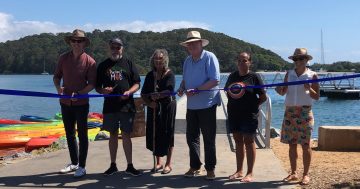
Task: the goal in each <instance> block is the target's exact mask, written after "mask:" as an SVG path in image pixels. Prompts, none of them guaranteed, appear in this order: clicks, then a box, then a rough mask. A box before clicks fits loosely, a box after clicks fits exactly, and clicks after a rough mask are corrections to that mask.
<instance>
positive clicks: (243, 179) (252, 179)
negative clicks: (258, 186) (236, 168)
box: [240, 176, 254, 182]
mask: <svg viewBox="0 0 360 189" xmlns="http://www.w3.org/2000/svg"><path fill="white" fill-rule="evenodd" d="M252 181H254V178H253V177H251V176H250V177H249V176H245V177H244V178H242V179H240V182H252Z"/></svg>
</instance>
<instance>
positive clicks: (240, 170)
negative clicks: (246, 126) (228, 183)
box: [229, 132, 245, 180]
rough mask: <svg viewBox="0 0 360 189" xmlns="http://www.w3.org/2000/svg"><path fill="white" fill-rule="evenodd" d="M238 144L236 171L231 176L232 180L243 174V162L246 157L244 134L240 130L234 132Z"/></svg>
mask: <svg viewBox="0 0 360 189" xmlns="http://www.w3.org/2000/svg"><path fill="white" fill-rule="evenodd" d="M233 136H234V140H235V145H236V149H235V150H236V151H235V154H236V172H235V173H234V174H232V175H230V176H229V179H230V180H235V179H237V178H239V177H242V176H243V162H244V157H245V146H244V138H243V135H242V134H241V133H239V132H234V133H233Z"/></svg>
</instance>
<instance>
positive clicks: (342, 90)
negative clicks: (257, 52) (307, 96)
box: [257, 72, 360, 99]
mask: <svg viewBox="0 0 360 189" xmlns="http://www.w3.org/2000/svg"><path fill="white" fill-rule="evenodd" d="M257 73H259V74H260V76H261V77H262V79H263V81H264V83H265V84H273V83H281V82H283V81H284V76H285V73H286V72H257ZM317 74H318V76H319V78H331V77H335V76H346V75H352V74H355V73H354V72H317ZM270 75H271V77H269V76H270ZM320 96H323V97H328V98H336V99H360V88H357V86H355V78H350V79H343V80H334V81H324V82H320Z"/></svg>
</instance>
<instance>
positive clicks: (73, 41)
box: [70, 39, 85, 43]
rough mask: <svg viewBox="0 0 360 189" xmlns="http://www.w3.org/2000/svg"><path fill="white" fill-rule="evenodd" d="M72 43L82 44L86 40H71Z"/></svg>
mask: <svg viewBox="0 0 360 189" xmlns="http://www.w3.org/2000/svg"><path fill="white" fill-rule="evenodd" d="M70 41H71V43H82V42H84V41H85V40H83V39H71V40H70Z"/></svg>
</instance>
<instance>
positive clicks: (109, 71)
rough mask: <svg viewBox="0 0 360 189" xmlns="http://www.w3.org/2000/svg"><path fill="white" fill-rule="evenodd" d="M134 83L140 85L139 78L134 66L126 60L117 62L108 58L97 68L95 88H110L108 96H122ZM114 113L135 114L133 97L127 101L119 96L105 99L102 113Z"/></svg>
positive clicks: (122, 59)
mask: <svg viewBox="0 0 360 189" xmlns="http://www.w3.org/2000/svg"><path fill="white" fill-rule="evenodd" d="M135 83H140V76H139V74H138V71H137V69H136V66H135V65H133V64H132V62H131V61H130V60H128V59H126V58H121V59H120V60H118V61H112V60H111V59H109V58H108V59H106V60H105V61H104V62H102V63H100V65H99V66H98V71H97V81H96V87H97V88H106V87H112V88H113V91H112V92H111V93H110V94H124V92H125V91H127V90H129V89H130V86H133V85H134V84H135ZM114 112H135V104H134V99H133V96H132V95H131V96H129V98H128V99H122V98H121V97H119V96H116V97H105V101H104V107H103V113H114Z"/></svg>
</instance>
